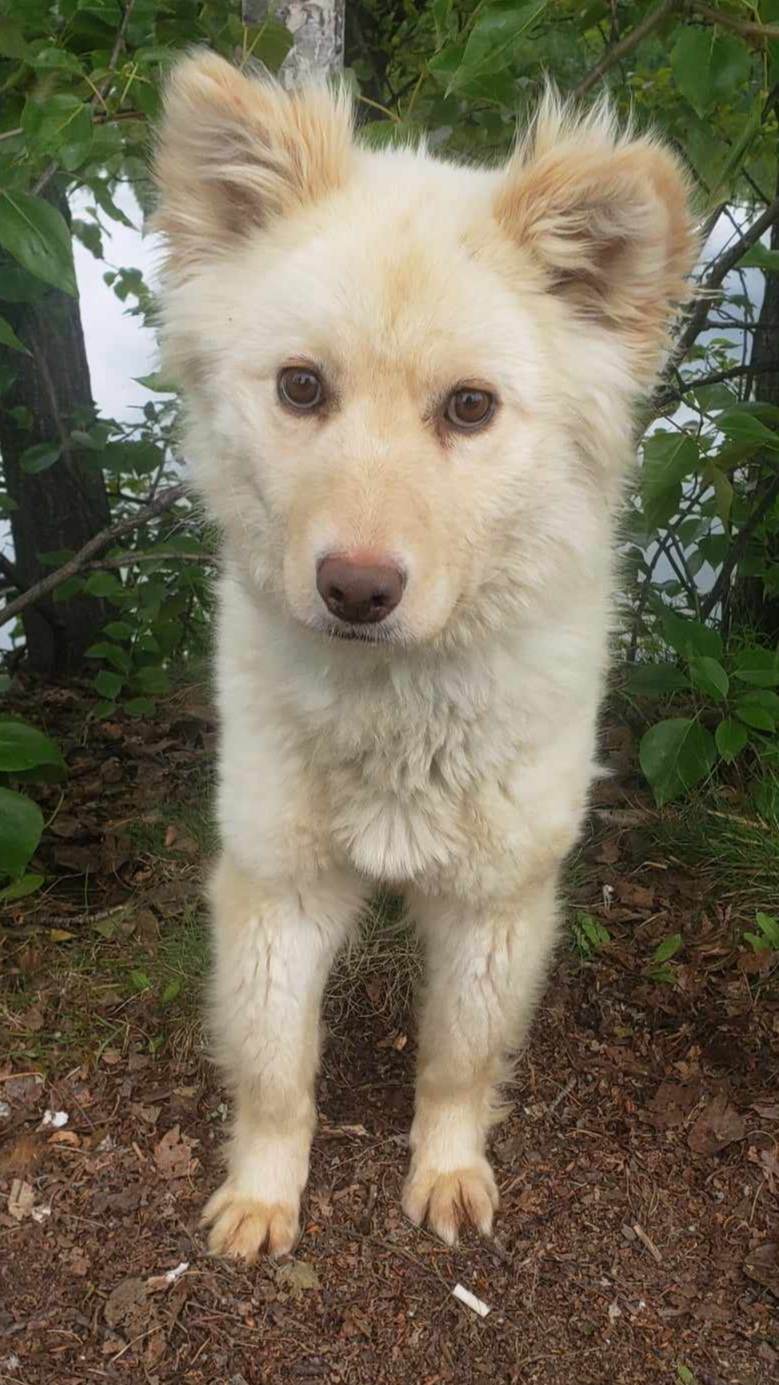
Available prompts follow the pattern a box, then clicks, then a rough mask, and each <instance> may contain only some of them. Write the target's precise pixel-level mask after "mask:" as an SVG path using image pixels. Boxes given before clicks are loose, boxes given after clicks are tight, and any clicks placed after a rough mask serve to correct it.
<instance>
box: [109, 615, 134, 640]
mask: <svg viewBox="0 0 779 1385" xmlns="http://www.w3.org/2000/svg"><path fill="white" fill-rule="evenodd" d="M103 628H104V630H105V633H106V634H107V635H110V637H111V639H112V640H131V639H132V637H133V627H132V625H128V624H127V622H126V621H124V620H111V621H109V623H108V625H106V626H104V627H103Z"/></svg>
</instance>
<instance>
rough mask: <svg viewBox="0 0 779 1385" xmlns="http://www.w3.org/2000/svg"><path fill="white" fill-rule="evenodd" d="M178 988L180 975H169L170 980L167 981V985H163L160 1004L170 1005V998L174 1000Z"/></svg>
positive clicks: (179, 988) (179, 986) (178, 990)
mask: <svg viewBox="0 0 779 1385" xmlns="http://www.w3.org/2000/svg"><path fill="white" fill-rule="evenodd" d="M180 990H181V977H180V976H173V977H171V979H170V981H169V982H168V984H167V986H166V987H165V989H164V991H163V992H162V995H161V996H160V1000H161V1002H162V1004H163V1005H170V1002H171V1001H172V1000H175V999H176V996H177V995H178V994H179V992H180Z"/></svg>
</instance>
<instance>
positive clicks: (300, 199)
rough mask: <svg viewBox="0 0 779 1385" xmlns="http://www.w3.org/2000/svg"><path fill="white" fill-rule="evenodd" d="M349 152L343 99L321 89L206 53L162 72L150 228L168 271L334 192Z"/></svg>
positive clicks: (219, 249)
mask: <svg viewBox="0 0 779 1385" xmlns="http://www.w3.org/2000/svg"><path fill="white" fill-rule="evenodd" d="M352 153H353V144H352V120H351V109H350V105H349V101H348V98H347V97H346V96H345V95H344V94H340V95H339V94H337V93H334V92H333V91H331V90H329V89H328V88H327V87H326V86H324V85H322V86H314V87H310V88H307V89H305V90H302V91H299V92H287V91H285V90H284V89H283V88H282V87H281V86H279V85H278V83H276V82H273V81H271V80H269V79H268V80H263V79H260V78H253V77H247V76H244V75H243V73H241V72H239V71H238V70H237V69H236V68H234V67H232V66H231V65H230V63H228V62H225V61H224V59H223V58H220V57H218V56H217V55H216V54H215V53H208V52H205V51H204V52H196V53H194V54H192V55H191V56H189V57H187V58H184V59H183V60H182V61H181V62H179V63H178V64H177V66H176V67H175V68H174V69H173V72H172V74H171V76H170V78H169V81H168V84H167V87H166V91H165V102H164V109H163V118H162V123H161V126H160V130H159V135H158V141H157V151H156V159H155V177H156V181H157V185H158V187H159V190H160V205H159V210H158V212H157V215H156V218H155V223H154V224H155V229H157V230H159V231H161V232H162V234H163V235H164V236H165V237H166V239H167V242H168V247H169V257H168V267H169V269H170V270H171V271H172V272H173V273H174V274H181V273H186V271H187V269H188V268H189V267H191V266H192V265H196V264H197V263H198V262H200V261H202V260H204V259H207V258H209V257H211V256H218V255H219V254H220V252H222V251H223V250H224V249H225V246H226V245H227V244H229V243H230V242H232V241H235V240H236V239H238V238H240V237H242V236H245V235H246V234H248V233H250V232H251V231H253V230H256V229H257V227H263V226H266V225H268V223H269V222H270V221H271V220H272V219H273V218H274V217H278V216H284V215H286V214H289V213H290V212H292V211H294V210H295V209H296V208H298V207H300V206H303V205H304V204H305V203H306V202H313V201H316V200H318V199H319V198H321V197H325V196H327V194H328V193H331V192H333V191H335V190H336V189H337V188H338V187H340V186H341V185H342V183H343V182H345V180H346V178H347V176H348V172H349V168H350V164H351V158H352Z"/></svg>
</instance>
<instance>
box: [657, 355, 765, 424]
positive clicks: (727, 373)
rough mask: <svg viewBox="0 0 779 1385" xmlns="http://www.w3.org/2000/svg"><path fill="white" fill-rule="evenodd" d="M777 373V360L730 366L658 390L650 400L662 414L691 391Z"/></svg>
mask: <svg viewBox="0 0 779 1385" xmlns="http://www.w3.org/2000/svg"><path fill="white" fill-rule="evenodd" d="M777 371H779V359H777V360H775V361H769V362H767V363H766V364H765V365H757V366H755V365H750V364H749V362H748V361H747V362H746V364H744V365H734V366H731V367H730V369H729V370H715V371H713V373H712V374H711V375H698V376H696V378H695V379H694V380H687V381H685V383H684V384H683V385H682V386H681V387H680V388H679V389H676V390H672V389H667V390H658V392H657V394H656V395H655V396H654V398H653V400H652V407H653V408H654V409H656V410H657V412H658V413H663V412H664V411H665V410H666V409H667V407H668V405H669V404H678V403H679V402H680V401H681V400H682V399H684V396H685V395H686V394H689V393H690V391H691V390H699V389H703V387H704V385H721V384H723V383H724V381H726V380H737V379H738V378H739V376H740V375H773V374H774V373H775V372H777Z"/></svg>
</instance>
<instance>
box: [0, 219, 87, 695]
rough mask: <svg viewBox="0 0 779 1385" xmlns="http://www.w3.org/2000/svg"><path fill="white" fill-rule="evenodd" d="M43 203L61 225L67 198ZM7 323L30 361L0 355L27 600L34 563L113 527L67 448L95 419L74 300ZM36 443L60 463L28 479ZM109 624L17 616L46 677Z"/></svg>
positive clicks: (10, 483)
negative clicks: (28, 453)
mask: <svg viewBox="0 0 779 1385" xmlns="http://www.w3.org/2000/svg"><path fill="white" fill-rule="evenodd" d="M49 195H50V197H51V200H52V201H53V202H54V203H55V205H57V206H58V208H59V210H60V211H62V212H63V214H65V215H66V214H67V207H66V206H65V205H63V204H64V198H62V197H61V196H60V195H59V194H57V193H54V192H52V193H50V194H49ZM8 306H9V305H4V311H7V309H8ZM8 315H9V316H11V314H10V313H9V314H8ZM13 317H14V327H15V329H16V331H17V334H18V336H19V337H20V338H21V339H22V341H23V342H24V343H25V345H26V346H27V347H28V349H29V351H30V355H23V354H22V353H21V352H19V351H10V350H8V349H3V348H0V357H1V358H2V361H3V363H4V364H7V365H9V366H11V368H12V370H13V372H14V374H15V376H16V379H15V382H14V384H13V385H12V386H11V387H10V389H9V390H7V391H6V393H5V394H4V396H3V400H2V409H0V453H1V454H2V461H3V472H4V475H5V483H6V488H7V490H8V494H9V495H10V497H11V499H12V500H13V501H15V503H16V505H17V509H16V510H14V511H13V512H12V514H11V532H12V534H13V541H14V549H15V558H14V565H15V568H16V573H17V575H18V580H19V585H20V587H21V589H22V590H26V589H27V588H28V587H30V586H32V584H33V583H34V582H37V581H38V580H39V579H40V578H41V577H44V576H46V574H47V573H48V572H49V571H50V568H48V567H46V566H45V565H44V564H43V563H42V562H41V554H45V553H51V552H53V551H56V550H57V549H62V548H68V549H77V548H80V547H81V546H82V544H84V543H86V541H87V539H89V538H91V537H92V535H93V534H96V533H98V532H99V531H100V530H101V529H104V528H105V526H106V525H107V524H108V523H109V522H110V511H109V505H108V497H107V494H106V489H105V484H104V481H103V475H102V473H101V472H100V471H99V470H98V469H97V468H96V467H95V465H94V463H92V464H91V465H89V464H88V463H87V461H86V458H85V454H84V453H81V452H79V450H78V449H77V448H73V447H72V446H71V445H70V443H69V441H68V439H69V434H70V430H71V429H72V428H74V427H79V426H80V427H82V428H83V427H84V426H85V425H87V426H88V424H89V423H90V422H91V420H92V419H93V418H94V413H95V408H94V404H93V402H92V389H91V384H90V379H89V367H88V365H87V357H86V351H85V348H84V334H83V331H82V327H81V315H80V312H79V304H78V299H75V298H70V297H69V296H68V295H67V294H64V293H60V291H59V290H57V289H52V290H50V291H48V292H47V293H46V294H45V296H44V297H43V298H41V299H39V300H38V301H37V302H36V303H29V304H23V305H19V307H18V310H17V311H16V312H15V313H14V314H13ZM14 408H21V409H24V410H29V413H30V415H31V416H32V425H31V427H29V428H24V427H23V426H20V422H19V420H18V418H17V419H13V418H11V417H9V411H10V410H11V409H14ZM22 417H23V416H22ZM42 442H56V443H59V444H61V445H62V449H63V450H62V454H61V456H60V458H59V459H58V461H56V462H55V463H54V465H53V466H52V467H49V468H48V470H46V471H43V472H41V473H40V474H38V475H30V474H28V473H27V472H25V471H23V470H22V468H21V465H20V458H21V455H22V453H23V452H24V451H25V450H26V449H27V448H28V447H31V446H33V445H34V444H35V443H42ZM107 619H108V615H107V613H106V608H105V604H104V603H103V602H102V601H99V600H96V599H95V598H94V597H90V596H76V597H74V598H72V599H71V600H69V601H64V602H60V603H56V602H54V601H43V602H41V604H40V605H38V606H34V607H32V606H31V607H30V608H29V609H28V610H27V611H25V612H24V615H23V616H22V620H23V622H24V632H25V636H26V640H27V657H28V661H29V664H30V667H31V668H33V669H34V670H35V671H36V672H37V673H41V674H45V675H47V676H58V675H60V674H65V673H72V672H74V671H75V670H77V669H78V668H79V666H80V664H81V662H82V660H83V657H84V651H85V650H86V649H87V648H88V646H89V645H90V644H92V643H93V641H94V640H95V639H96V637H97V635H98V633H99V631H100V629H101V626H102V625H103V623H104V622H105V620H107Z"/></svg>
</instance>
